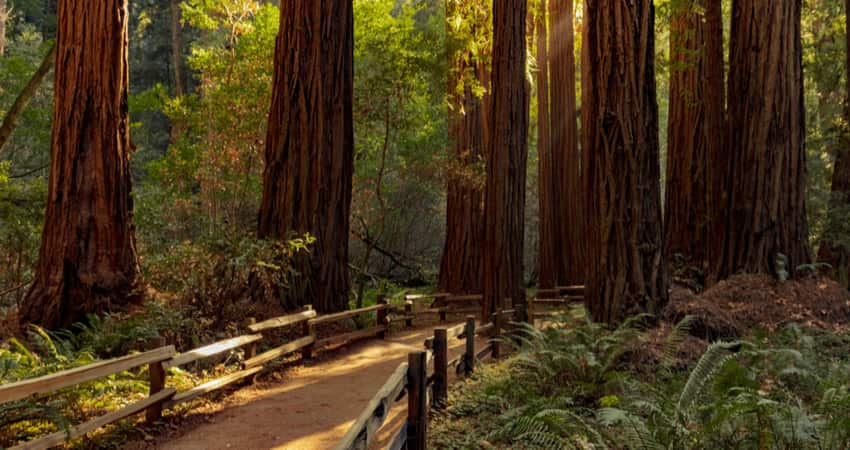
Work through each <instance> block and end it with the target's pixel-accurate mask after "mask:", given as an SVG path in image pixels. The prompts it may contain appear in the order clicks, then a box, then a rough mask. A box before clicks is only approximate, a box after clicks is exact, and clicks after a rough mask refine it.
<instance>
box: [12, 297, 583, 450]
mask: <svg viewBox="0 0 850 450" xmlns="http://www.w3.org/2000/svg"><path fill="white" fill-rule="evenodd" d="M582 290H583V286H568V287H563V288H558V289H556V290H555V291H557V292H554V293H555V294H556V295H559V296H561V298H559V299H536V298H532V299H531V300H530V301H529V304H528V313H529V317H538V316H539V315H541V313H536V312H534V306H535V305H550V306H551V305H556V304H555V303H554V301H557V302H559V303H557V305H562V304H566V303H568V302H569V301H574V300H578V299H580V298H582V296H581V295H578V294H580V293H581V292H582ZM420 300H432V301H436V300H440V301H443V302H444V303H446V304H448V305H452V304H459V303H463V302H467V303H468V302H478V303H479V305H480V302H481V296H480V295H463V296H452V295H451V294H443V293H440V294H431V295H408V296H406V298H405V304H404V307H403V309H401V308H396V307H393V306H392V305H389V304H388V303H387V302H386V300H385V299H384V298H383V296H381V297H379V299H378V304H376V305H374V306H369V307H366V308H360V309H356V310H351V311H344V312H341V313H336V314H329V315H324V316H319V315H317V313H316V311H314V310H313V309H312V308H310V307H309V306H308V307H306V309H305V310H304V311H301V312H298V313H294V314H288V315H285V316H281V317H276V318H272V319H268V320H265V321H262V322H259V323H250V324H249V325H248V326H247V330H248V331H249V333H246V334H244V335H241V336H237V337H233V338H229V339H226V340H222V341H219V342H215V343H213V344H209V345H205V346H202V347H199V348H196V349H193V350H189V351H187V352H184V353H180V354H177V353H176V351H175V349H174V347H173V346H166V347H161V348H158V349H155V350H151V351H148V352H144V353H139V354H135V355H129V356H125V357H121V358H116V359H111V360H108V361H101V362H97V363H95V364H90V365H87V366H82V367H78V368H74V369H70V370H66V371H62V372H58V373H54V374H50V375H45V376H42V377H38V378H33V379H28V380H22V381H18V382H15V383H11V384H6V385H2V386H0V404H3V403H8V402H13V401H18V400H23V399H26V398H30V397H34V396H39V395H43V394H49V393H52V392H55V391H58V390H60V389H63V388H67V387H71V386H74V385H77V384H81V383H85V382H89V381H93V380H96V379H99V378H103V377H107V376H109V375H113V374H116V373H121V372H124V371H126V370H130V369H134V368H138V367H141V366H145V365H147V366H148V371H149V380H150V390H149V395H148V397H146V398H144V399H142V400H140V401H138V402H135V403H133V404H130V405H128V406H125V407H123V408H121V409H119V410H116V411H113V412H110V413H108V414H106V415H103V416H101V417H98V418H95V419H92V420H89V421H88V422H85V423H83V424H80V425H76V426H72V427H71V428H70V429H68V430H67V432H66V431H59V432H55V433H52V434H49V435H47V436H44V437H41V438H39V439H36V440H33V441H29V442H25V443H23V444H20V445H17V446H15V447H12V448H11V449H10V450H36V449H47V448H50V447H53V446H57V445H60V444H62V443H63V442H65V441H66V440H71V439H75V438H79V437H81V436H84V435H86V434H87V433H90V432H92V431H95V430H97V429H98V428H101V427H103V426H106V425H109V424H111V423H114V422H117V421H119V420H121V419H125V418H127V417H130V416H133V415H135V414H139V413H141V412H145V417H146V419H147V420H148V421H149V422H151V421H156V420H158V419H160V418H161V417H162V413H163V410H164V409H170V408H173V407H175V406H177V405H179V404H181V403H185V402H188V401H190V400H193V399H195V398H198V397H200V396H202V395H205V394H208V393H210V392H213V391H216V390H219V389H221V388H224V387H226V386H230V385H233V384H235V383H237V382H239V381H243V380H246V379H249V380H250V379H253V378H254V377H255V376H256V375H257V374H258V373H260V372H261V371H262V370H263V369H264V368H266V367H267V364H268V363H270V362H272V361H274V360H276V359H279V358H282V357H284V356H288V355H291V354H293V353H295V352H299V351H300V352H301V356H302V358H305V359H307V358H310V357H311V356H312V354H313V352H314V351H315V350H317V349H320V348H325V347H332V346H335V345H339V344H343V343H345V342H349V341H353V340H357V339H362V338H366V337H372V336H377V337H384V336H385V334H386V332H387V330H388V328H389V325H390V320H391V317H390V312H393V313H394V316H393V317H392V319H393V320H397V321H403V322H404V324H405V326H412V325H413V321H414V319H415V318H416V316H417V314H421V313H435V312H436V313H438V314H439V315H440V319H441V321H445V320H446V315H447V314H454V313H461V312H464V311H469V310H463V309H453V308H451V307H448V306H442V307H436V308H428V309H425V310H422V311H417V310H416V308H415V307H414V306H415V305H414V303H415V302H416V301H420ZM557 305H556V306H557ZM474 311H475V312H478V311H480V306H479V307H478V308H476V309H475V310H474ZM369 313H375V315H376V323H375V326H372V327H368V328H365V329H362V330H357V331H352V332H347V333H343V334H339V335H334V336H329V337H323V338H322V339H319V338H318V335H317V333H316V328H317V327H318V326H320V325H323V324H328V323H332V322H337V321H341V320H346V319H350V318H353V317H356V316H359V315H361V314H369ZM513 314H514V311H513V310H506V311H502V312H500V313H494V314H493V315H492V316H491V317H490V322H489V323H487V324H484V325H481V326H476V322H475V316H469V317H467V320H466V323H465V324H461V325H458V326H456V327H453V328H438V329H436V330H435V332H434V337H432V338H429V339H428V340H426V342H425V346H426V348H427V349H428V350H427V351H425V352H419V353H413V354H411V355H409V356H410V358H409V361H408V362H407V363H406V364H402V365H400V366H399V367H398V368H397V369H396V371H395V372H394V373H393V375H392V376H391V377H390V379H388V380H387V383H385V385H384V386H383V387H382V388H381V390H380V391H379V392H378V394H377V395H376V396H375V398H374V399H373V400H372V401H371V402H370V403H369V406H368V407H367V408H366V410H364V411H363V414H361V417H360V418H358V420H357V421H356V422H355V424H354V426H352V428H351V429H350V430H349V433H347V434H346V437H345V439H343V441H342V442H341V443H340V445H339V446H338V448H365V447H363V446H364V445H367V444H368V443H369V442H371V440H372V438H373V437H374V433H375V431H377V429H378V428H380V425H381V424H382V423H383V420H384V419H385V418H386V414H387V412H388V410H389V406H390V405H391V404H392V403H394V402H395V401H396V399H397V398H400V397H401V396H403V395H404V394H405V393H406V394H407V397H408V420H407V424H406V425H405V427H404V428H403V429H402V431H401V432H400V433H399V435H398V436H396V439H395V440H394V443H396V444H398V445H402V444H403V445H404V447H393V448H409V449H420V448H424V445H425V444H424V443H425V436H426V430H427V409H428V406H429V404H433V405H438V406H441V405H445V402H446V401H447V397H448V396H447V392H448V368H450V367H454V368H455V370H456V371H457V373H458V374H459V375H464V376H465V375H469V374H471V373H472V372H473V370H474V368H475V364H476V361H477V360H481V359H483V358H486V357H488V356H492V357H495V358H498V357H499V355H500V345H499V342H500V340H499V339H498V337H499V336H501V335H502V332H503V329H504V328H505V325H506V324H507V323H508V320H509V319H508V318H509V317H510V316H512V315H513ZM296 326H300V327H301V334H302V336H301V337H298V338H296V339H294V340H292V341H290V342H286V343H282V344H280V345H279V346H276V347H272V348H270V349H268V350H266V351H265V352H263V353H260V354H257V353H256V352H257V345H258V343H259V342H260V341H262V340H263V339H265V336H264V335H263V334H262V333H261V332H264V331H267V330H274V329H281V328H287V327H293V328H294V327H296ZM482 335H485V336H489V337H490V340H489V341H488V344H487V345H486V346H484V347H482V348H479V349H476V347H475V336H482ZM455 338H459V339H465V340H466V346H465V349H464V353H463V354H462V355H461V356H459V357H457V358H455V359H453V360H451V361H449V360H448V342H449V341H450V340H451V339H455ZM238 349H243V351H244V358H243V362H242V364H241V366H240V367H239V368H238V370H235V371H233V372H231V373H229V374H227V375H224V376H222V377H219V378H217V379H214V380H211V381H208V382H205V383H203V384H201V385H199V386H196V387H194V388H192V389H189V390H187V391H184V392H177V390H176V389H174V388H169V387H167V386H166V385H167V378H168V370H169V369H171V368H174V367H179V366H184V365H187V364H190V363H193V362H196V361H199V360H203V359H207V358H211V357H214V356H217V355H221V354H223V353H226V352H231V351H234V350H238ZM432 360H433V362H434V364H433V365H434V372H433V373H432V374H431V375H428V374H427V367H428V365H429V362H430V361H432ZM428 389H431V390H433V396H429V395H428V394H427V391H428ZM429 399H433V402H430V401H429ZM394 445H395V444H394Z"/></svg>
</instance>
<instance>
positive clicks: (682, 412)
mask: <svg viewBox="0 0 850 450" xmlns="http://www.w3.org/2000/svg"><path fill="white" fill-rule="evenodd" d="M741 345H742V344H741V343H740V342H715V343H714V344H711V345H710V346H709V347H708V350H706V352H705V354H703V355H702V357H701V358H700V360H699V362H697V365H696V367H694V370H693V371H691V374H690V376H689V377H688V381H687V382H686V383H685V388H684V389H683V390H682V394H681V395H680V396H679V402H678V404H677V405H676V411H677V413H678V415H679V417H681V418H684V417H687V415H688V413H689V411H690V409H691V407H692V406H693V405H694V403H695V402H696V401H697V400H698V399H699V396H700V394H702V392H703V390H704V389H705V387H706V385H708V383H710V382H711V381H712V380H713V377H714V375H715V374H716V373H717V371H718V370H720V368H721V367H723V365H724V364H726V363H727V362H729V361H730V360H731V359H732V358H734V353H732V350H735V349H738V348H740V347H741Z"/></svg>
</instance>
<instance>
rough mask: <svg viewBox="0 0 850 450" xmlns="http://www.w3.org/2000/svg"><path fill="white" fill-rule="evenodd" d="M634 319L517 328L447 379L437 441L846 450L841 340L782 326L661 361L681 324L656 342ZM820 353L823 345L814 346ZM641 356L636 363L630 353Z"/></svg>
mask: <svg viewBox="0 0 850 450" xmlns="http://www.w3.org/2000/svg"><path fill="white" fill-rule="evenodd" d="M642 322H643V321H642V320H641V318H635V319H633V320H630V321H627V322H625V323H624V324H623V325H622V326H620V327H618V328H616V329H614V330H609V329H606V328H605V327H603V326H600V325H597V324H592V323H589V322H586V321H577V322H576V321H571V322H567V321H564V322H562V323H560V324H555V326H552V327H548V328H546V329H543V330H534V329H533V328H530V327H525V328H523V333H522V337H521V338H520V339H519V342H520V343H519V344H518V345H517V352H516V353H515V354H514V355H513V356H511V357H510V358H508V359H506V360H505V361H503V362H500V363H498V364H496V365H491V366H484V367H483V369H482V370H481V371H480V372H479V373H477V374H476V375H475V376H474V377H473V378H472V379H470V380H469V381H467V382H466V383H464V384H460V385H457V386H456V387H455V388H454V389H453V391H452V393H451V394H450V395H451V397H452V399H451V401H450V402H449V404H450V405H451V406H450V407H449V408H448V409H447V410H446V412H445V414H442V415H440V416H438V417H437V419H436V420H435V427H434V428H435V429H434V430H433V432H432V433H431V440H432V443H433V444H434V446H435V447H437V448H458V449H460V448H470V447H487V448H493V447H495V448H506V449H507V448H511V449H524V448H528V449H532V448H533V449H540V448H552V449H561V448H564V449H573V448H576V449H608V448H611V449H683V450H684V449H720V448H722V449H754V450H755V449H758V450H761V449H846V448H850V390H849V389H848V381H850V358H848V357H847V355H846V353H842V352H841V351H840V350H839V349H840V348H844V349H846V348H847V344H848V343H850V337H847V336H842V335H836V334H830V333H826V332H819V331H813V330H807V329H804V328H801V327H799V326H796V325H790V326H787V327H786V328H785V329H783V330H782V331H781V332H780V333H776V334H773V335H767V334H764V335H756V336H754V337H753V338H751V339H748V340H742V341H737V342H715V343H712V344H711V345H709V346H708V348H707V350H706V351H705V353H704V354H703V355H702V356H701V357H700V358H699V360H698V361H697V362H696V363H693V364H691V365H689V366H687V367H686V368H684V369H682V368H680V367H678V366H676V365H675V364H673V359H674V355H675V354H676V350H677V348H678V347H679V346H680V345H681V343H682V342H683V341H684V339H685V336H686V335H687V331H688V327H689V323H690V319H689V318H686V319H685V320H684V321H683V322H682V323H680V324H679V325H677V326H674V327H673V328H672V329H671V331H670V332H669V333H668V334H667V335H666V336H665V338H664V339H663V342H662V348H659V349H657V351H656V352H654V353H656V354H657V357H655V358H654V362H653V370H649V371H647V370H646V369H645V368H639V367H638V366H637V365H636V364H635V360H636V358H634V356H635V355H637V354H639V353H640V352H648V351H649V349H648V348H647V345H646V343H647V342H649V340H648V339H645V337H646V335H647V334H648V331H642V330H640V329H638V328H637V325H638V324H640V323H642ZM824 349H825V350H824ZM641 360H644V359H641Z"/></svg>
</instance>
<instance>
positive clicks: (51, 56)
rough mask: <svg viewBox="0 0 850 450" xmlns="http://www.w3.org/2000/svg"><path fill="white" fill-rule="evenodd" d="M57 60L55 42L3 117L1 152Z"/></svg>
mask: <svg viewBox="0 0 850 450" xmlns="http://www.w3.org/2000/svg"><path fill="white" fill-rule="evenodd" d="M55 62H56V44H53V46H51V47H50V50H48V51H47V54H46V55H44V59H43V60H42V61H41V65H39V66H38V69H37V70H36V71H35V73H34V74H33V75H32V77H31V78H30V80H29V81H28V82H27V85H26V86H24V90H22V91H21V93H20V94H18V97H17V98H15V103H13V104H12V107H11V108H9V112H7V113H6V117H4V118H3V124H2V125H0V153H2V152H3V147H4V146H5V145H6V143H7V142H9V138H10V137H11V136H12V132H13V131H15V128H16V127H17V126H18V121H19V120H20V119H21V116H22V115H23V114H24V110H26V109H27V105H29V103H30V100H32V98H33V96H34V95H35V93H36V92H37V91H38V88H39V87H40V86H41V83H42V82H43V81H44V77H46V76H47V74H48V73H50V69H52V68H53V64H54V63H55Z"/></svg>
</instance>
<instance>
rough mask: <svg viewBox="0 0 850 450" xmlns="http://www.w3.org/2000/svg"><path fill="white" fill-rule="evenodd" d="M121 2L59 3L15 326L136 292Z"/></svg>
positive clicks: (45, 322) (65, 320) (48, 321)
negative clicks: (42, 184) (30, 240)
mask: <svg viewBox="0 0 850 450" xmlns="http://www.w3.org/2000/svg"><path fill="white" fill-rule="evenodd" d="M127 16H128V14H127V1H126V0H100V1H97V2H84V3H82V4H81V3H79V2H78V1H76V0H59V4H58V30H59V31H58V35H57V43H56V60H57V61H59V62H61V64H57V68H56V69H57V70H56V71H55V73H56V76H55V94H54V106H53V138H52V145H51V165H50V179H49V182H48V186H49V193H48V201H47V214H46V217H45V223H44V231H43V234H42V241H41V252H40V254H39V261H38V265H37V267H36V277H35V281H34V283H33V286H32V287H31V288H30V291H29V293H28V294H27V298H26V300H25V301H24V305H23V308H22V310H21V316H20V317H21V321H22V322H23V323H35V324H38V325H41V326H44V327H48V328H57V327H67V326H69V325H71V324H72V323H74V322H75V321H78V320H82V319H84V318H85V315H86V314H88V313H95V312H101V311H106V310H111V309H114V308H115V307H116V306H119V305H125V304H127V303H128V302H130V301H132V300H135V299H137V298H138V297H139V293H138V290H137V287H138V286H137V278H138V275H139V266H138V260H137V256H136V242H135V236H134V226H133V202H132V196H131V178H130V135H129V120H128V115H127V86H128V75H127V74H128V72H127Z"/></svg>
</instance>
